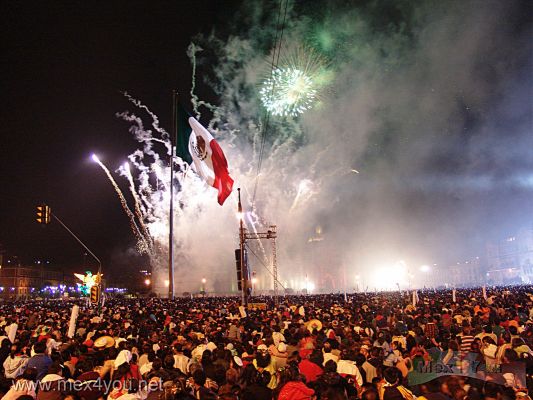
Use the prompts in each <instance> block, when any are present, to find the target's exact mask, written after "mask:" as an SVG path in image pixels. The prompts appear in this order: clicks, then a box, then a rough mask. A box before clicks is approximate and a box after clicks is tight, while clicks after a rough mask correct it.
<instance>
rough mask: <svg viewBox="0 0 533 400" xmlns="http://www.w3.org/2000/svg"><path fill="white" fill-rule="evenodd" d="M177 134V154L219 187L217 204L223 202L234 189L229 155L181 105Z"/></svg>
mask: <svg viewBox="0 0 533 400" xmlns="http://www.w3.org/2000/svg"><path fill="white" fill-rule="evenodd" d="M185 118H186V119H185ZM185 121H187V124H185ZM178 138H179V139H178V143H177V146H176V154H177V155H178V156H180V157H181V158H182V159H183V160H184V161H186V162H189V163H191V162H190V161H189V160H191V161H192V167H193V169H194V170H195V171H196V173H197V174H198V175H199V176H200V177H201V178H202V179H203V180H205V181H206V182H207V183H208V184H209V185H210V186H212V187H214V188H215V189H217V190H218V204H220V205H222V204H224V201H225V200H226V199H227V198H228V196H229V195H230V194H231V191H232V189H233V179H232V178H231V176H230V175H229V172H228V162H227V161H226V156H224V152H223V151H222V149H221V148H220V145H219V144H218V143H217V141H216V140H215V139H214V138H213V136H212V135H211V133H209V131H208V130H207V129H205V128H204V127H203V126H202V124H200V123H199V122H198V121H197V120H196V119H195V118H193V117H191V116H188V115H186V112H185V110H183V109H182V108H181V107H179V110H178ZM185 140H188V141H187V142H185Z"/></svg>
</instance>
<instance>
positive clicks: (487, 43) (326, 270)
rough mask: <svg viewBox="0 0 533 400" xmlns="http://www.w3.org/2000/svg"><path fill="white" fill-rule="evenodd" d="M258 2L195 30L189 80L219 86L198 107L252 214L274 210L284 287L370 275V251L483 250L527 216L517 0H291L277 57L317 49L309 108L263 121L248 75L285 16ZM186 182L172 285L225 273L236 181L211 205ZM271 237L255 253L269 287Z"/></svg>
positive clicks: (410, 254)
mask: <svg viewBox="0 0 533 400" xmlns="http://www.w3.org/2000/svg"><path fill="white" fill-rule="evenodd" d="M264 3H265V2H257V4H252V2H245V5H243V9H242V10H241V11H240V12H239V13H237V15H236V17H235V18H236V19H237V20H239V21H240V23H239V29H238V31H233V32H217V31H215V32H213V33H212V34H211V35H209V36H206V37H198V38H195V40H194V43H195V47H194V48H191V51H190V55H191V57H192V59H193V62H194V66H195V74H196V75H195V78H196V80H197V81H196V82H195V85H196V87H198V86H199V85H207V86H209V87H210V88H211V89H212V90H213V91H214V92H215V94H216V95H217V96H218V98H219V99H220V101H219V103H218V104H217V105H216V107H210V106H208V107H206V103H204V102H199V100H198V98H196V97H194V98H193V100H194V102H193V106H194V108H195V109H196V110H197V111H198V112H200V113H201V114H202V115H201V122H203V123H204V124H205V125H209V126H210V127H211V128H212V131H213V132H214V134H215V137H216V138H217V140H218V141H219V142H220V143H221V146H222V148H223V149H224V151H225V153H226V157H227V158H228V161H229V164H230V173H231V174H232V176H233V177H234V179H235V181H236V186H235V187H237V186H239V187H241V188H242V193H243V195H244V196H243V203H244V207H245V209H246V210H249V212H250V213H251V214H250V215H249V216H248V217H249V218H248V219H247V220H248V229H250V230H253V229H254V226H256V228H257V229H258V230H259V231H264V230H266V227H267V226H268V225H269V224H276V225H277V227H278V243H277V247H278V264H279V277H280V281H281V282H282V284H283V285H284V286H285V287H290V288H293V289H297V290H300V289H302V288H305V287H308V288H309V287H310V285H311V284H312V285H313V286H314V287H316V288H317V289H321V288H323V289H325V290H328V291H331V290H334V291H336V290H342V289H343V287H344V285H345V283H344V282H346V286H347V287H348V288H353V287H355V285H356V284H359V283H361V281H362V284H363V285H364V286H368V285H370V286H371V287H372V285H373V284H374V283H375V282H371V281H370V280H371V278H370V276H371V273H370V271H373V270H375V268H376V267H378V266H391V265H394V264H395V263H397V262H398V261H399V260H403V261H404V262H405V265H407V268H408V269H409V268H416V269H417V270H418V267H419V266H420V265H422V264H434V263H435V264H439V265H447V263H452V262H455V261H462V260H463V259H464V258H465V257H475V256H482V255H483V252H484V245H485V242H486V241H487V240H492V239H497V238H501V237H503V236H505V235H507V234H509V233H511V232H514V231H515V230H517V229H518V228H520V227H523V226H524V224H526V225H529V224H530V222H531V221H530V216H531V212H532V211H533V207H532V203H531V201H530V196H531V192H532V188H533V157H532V156H531V154H530V149H531V148H532V147H531V146H532V145H533V135H532V134H531V133H532V132H531V126H532V121H531V115H532V113H531V111H532V110H531V97H530V96H531V93H532V87H531V70H532V67H533V65H532V60H531V54H533V52H532V50H533V49H532V44H531V41H530V40H529V38H530V37H531V29H530V28H529V27H528V25H527V21H526V20H527V17H525V16H524V14H526V15H527V12H525V10H527V8H526V7H527V5H526V2H519V1H507V2H499V1H483V2H480V1H456V2H454V1H449V2H436V1H435V2H431V1H429V2H424V3H423V4H415V3H413V2H392V3H391V2H366V3H362V5H360V6H357V7H356V6H353V5H351V6H350V7H346V3H345V2H335V1H324V2H321V3H320V4H319V2H309V3H310V4H300V3H292V2H289V4H288V8H287V14H286V15H287V17H286V20H285V24H284V31H283V40H282V47H281V57H280V60H281V61H280V62H283V59H284V57H290V54H288V53H289V52H290V51H291V49H294V48H302V47H303V48H308V49H312V51H313V52H314V54H317V56H320V57H323V58H324V59H325V60H327V66H326V68H325V72H324V76H323V78H324V82H323V85H322V90H321V93H320V99H319V101H318V102H317V103H316V104H315V105H314V107H313V108H312V109H311V110H309V111H307V112H306V113H304V114H303V115H302V116H300V117H297V118H292V117H289V118H281V117H272V116H270V118H269V119H268V125H266V119H265V111H264V109H263V108H262V105H261V103H260V99H259V95H258V92H259V88H260V85H261V83H262V82H263V81H264V79H266V77H268V75H269V73H270V65H269V62H270V61H271V60H272V51H273V48H274V46H275V43H274V39H275V37H276V35H277V34H276V32H278V34H279V30H276V27H277V26H278V27H279V25H277V24H276V22H277V21H278V20H277V15H278V8H277V5H278V3H277V2H273V3H268V4H266V5H265V4H264ZM304 3H307V2H304ZM311 3H312V7H311ZM284 4H285V3H283V5H284ZM317 10H320V13H317ZM283 15H284V9H282V11H281V18H280V20H283ZM279 23H280V24H281V21H280V22H279ZM278 37H279V36H278ZM193 94H194V93H193ZM208 116H212V119H211V120H207V118H208ZM263 131H264V135H265V137H264V141H265V145H264V151H263V153H262V154H263V155H262V157H263V159H262V166H261V170H260V174H259V175H257V165H258V160H259V156H260V149H261V141H262V136H261V135H262V132H263ZM137 136H138V137H143V136H142V135H141V136H139V134H137ZM143 140H144V139H143ZM151 149H152V148H151V147H150V150H151ZM353 170H356V172H354V171H353ZM256 184H257V187H256ZM255 189H257V191H255ZM254 192H255V198H254ZM179 196H180V198H179V203H180V204H181V207H180V208H179V210H178V214H179V215H178V217H177V222H176V231H177V235H178V244H177V248H176V252H177V253H178V254H179V257H180V260H179V262H178V266H177V272H176V287H177V291H178V292H179V291H180V290H184V291H185V290H198V289H199V288H200V286H201V283H200V282H201V278H202V277H205V278H206V279H207V289H208V290H219V291H226V290H229V289H231V288H232V287H233V288H235V286H236V285H235V283H234V282H235V280H236V278H235V276H234V275H235V272H234V259H233V248H236V247H237V246H238V236H237V233H238V231H237V229H238V223H237V219H236V217H235V214H236V211H237V208H236V197H235V196H236V193H234V194H233V195H232V197H230V198H229V199H228V201H227V202H226V203H225V205H224V206H223V207H222V208H221V207H219V206H218V205H217V204H216V194H215V192H214V191H213V189H210V188H205V186H202V184H201V182H198V181H197V180H196V179H195V178H187V179H185V180H184V181H183V182H182V183H181V192H180V194H179ZM254 200H255V202H253V201H254ZM252 205H253V206H254V208H253V209H252V208H251V207H252ZM161 217H162V219H164V218H165V217H166V215H165V214H164V213H163V214H162V215H161ZM251 220H254V221H255V222H256V224H251V223H250V222H249V221H251ZM151 231H152V233H153V232H154V227H153V226H152V230H151ZM162 232H164V229H163V230H162ZM162 235H163V234H162ZM161 243H162V244H161V245H160V246H161V252H162V254H163V253H164V250H165V248H164V244H163V243H164V236H161ZM263 245H264V248H261V247H260V246H258V244H257V243H255V244H251V247H252V250H253V251H254V252H255V253H256V254H257V257H256V256H255V255H253V254H250V255H249V258H250V262H251V265H252V270H255V271H257V274H258V277H259V283H258V286H259V287H261V288H264V289H270V288H271V287H272V278H271V276H270V275H269V273H268V271H267V270H266V267H269V268H270V266H269V263H270V254H271V250H270V247H269V244H268V243H265V244H263ZM159 264H160V270H161V272H162V275H161V276H164V262H163V258H162V259H161V260H160V261H159ZM263 264H265V265H266V266H265V265H263ZM356 276H357V278H356ZM161 279H162V278H161ZM359 279H361V281H360V280H359ZM365 280H366V283H365ZM232 282H233V283H232Z"/></svg>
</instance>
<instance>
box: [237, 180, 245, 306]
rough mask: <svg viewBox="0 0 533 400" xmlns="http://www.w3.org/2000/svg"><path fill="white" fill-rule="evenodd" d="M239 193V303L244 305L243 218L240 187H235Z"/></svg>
mask: <svg viewBox="0 0 533 400" xmlns="http://www.w3.org/2000/svg"><path fill="white" fill-rule="evenodd" d="M237 191H238V193H239V208H238V210H239V248H240V250H241V252H240V253H241V254H240V258H241V259H240V260H239V262H240V263H241V305H242V306H243V307H246V296H245V293H244V292H245V290H246V283H247V281H246V278H245V273H246V269H245V265H244V224H243V221H242V220H243V218H244V215H243V213H242V204H241V188H238V189H237Z"/></svg>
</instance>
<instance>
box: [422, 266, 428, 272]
mask: <svg viewBox="0 0 533 400" xmlns="http://www.w3.org/2000/svg"><path fill="white" fill-rule="evenodd" d="M429 270H430V268H429V265H421V266H420V271H421V272H429Z"/></svg>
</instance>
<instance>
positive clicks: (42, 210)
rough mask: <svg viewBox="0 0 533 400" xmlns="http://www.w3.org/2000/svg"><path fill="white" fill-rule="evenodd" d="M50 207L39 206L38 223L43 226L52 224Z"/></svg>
mask: <svg viewBox="0 0 533 400" xmlns="http://www.w3.org/2000/svg"><path fill="white" fill-rule="evenodd" d="M51 213H52V212H51V210H50V207H48V206H47V205H45V204H42V205H40V206H37V223H39V224H42V225H47V224H49V223H50V216H51Z"/></svg>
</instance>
